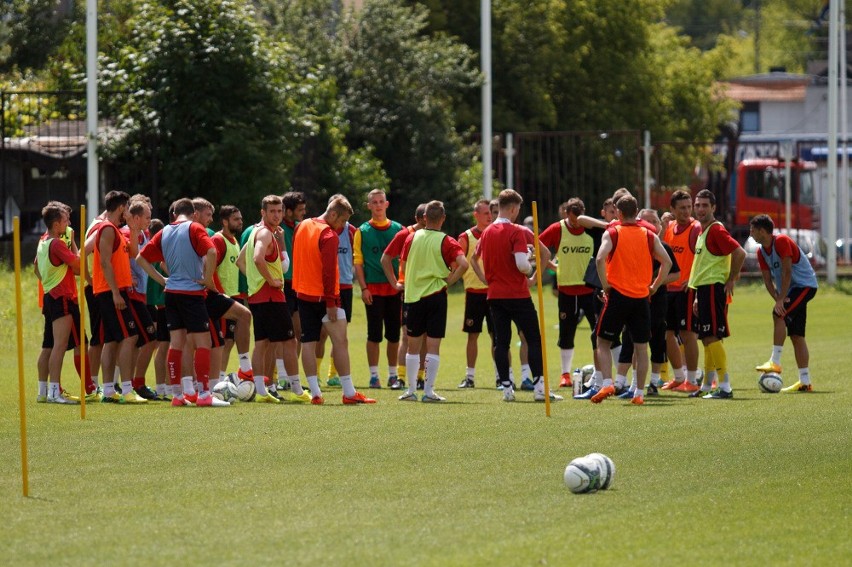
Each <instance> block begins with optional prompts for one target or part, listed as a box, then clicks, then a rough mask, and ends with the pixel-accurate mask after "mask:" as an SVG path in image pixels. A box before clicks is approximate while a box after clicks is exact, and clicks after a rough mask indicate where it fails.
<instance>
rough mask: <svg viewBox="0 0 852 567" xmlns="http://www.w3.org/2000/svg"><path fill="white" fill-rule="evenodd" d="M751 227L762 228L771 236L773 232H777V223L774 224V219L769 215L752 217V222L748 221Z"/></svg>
mask: <svg viewBox="0 0 852 567" xmlns="http://www.w3.org/2000/svg"><path fill="white" fill-rule="evenodd" d="M748 224H749V226H751V227H752V228H762V229H763V230H765V231H766V232H768V233H769V234H772V231H773V230H775V223H774V222H772V217H770V216H769V215H757V216H755V217H752V218H751V220H750V221H748Z"/></svg>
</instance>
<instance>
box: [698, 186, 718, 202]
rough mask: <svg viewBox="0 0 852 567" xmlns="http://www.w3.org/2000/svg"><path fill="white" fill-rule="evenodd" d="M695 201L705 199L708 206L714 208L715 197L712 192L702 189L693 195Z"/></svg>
mask: <svg viewBox="0 0 852 567" xmlns="http://www.w3.org/2000/svg"><path fill="white" fill-rule="evenodd" d="M695 198H696V199H707V200H709V201H710V204H711V205H713V206H716V195H714V194H713V191H711V190H710V189H702V190H701V191H699V192H698V194H697V195H695Z"/></svg>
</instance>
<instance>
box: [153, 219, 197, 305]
mask: <svg viewBox="0 0 852 567" xmlns="http://www.w3.org/2000/svg"><path fill="white" fill-rule="evenodd" d="M182 222H190V223H191V224H190V225H189V242H190V244H191V245H192V250H193V251H194V252H195V253H196V254H197V255H198V257H199V258H203V257H204V256H206V255H207V251H208V250H210V249H211V248H213V242H212V241H211V240H210V236H208V234H207V229H206V228H204V227H203V226H201V224H199V223H197V222H192V221H188V220H183V221H178V222H173V223H171V224H172V225H175V224H180V223H182ZM139 254H140V255H141V256H142V257H143V258H145V259H146V260H148V261H149V262H150V263H152V264H153V263H155V262H163V263H165V264H166V267H167V268H169V266H168V263H167V262H166V259H165V257H164V256H163V231H162V230H161V231H160V232H158V233H157V234H155V235H154V237H153V238H152V239H151V240H149V241H148V244H146V245H145V248H143V249H142V251H141V252H139ZM169 293H180V294H184V295H207V290H206V289H200V290H197V291H182V290H176V289H171V290H169Z"/></svg>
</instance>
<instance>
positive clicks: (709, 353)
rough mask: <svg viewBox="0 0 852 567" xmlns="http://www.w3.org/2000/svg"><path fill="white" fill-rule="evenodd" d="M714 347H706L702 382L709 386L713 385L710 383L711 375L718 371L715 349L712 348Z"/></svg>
mask: <svg viewBox="0 0 852 567" xmlns="http://www.w3.org/2000/svg"><path fill="white" fill-rule="evenodd" d="M712 346H713V345H710V346H706V347H704V379H703V380H702V381H701V383H702V384H707V385H708V386H709V385H710V384H711V382H710V373H711V372H715V371H716V366H715V364H714V363H713V349H712V348H711V347H712Z"/></svg>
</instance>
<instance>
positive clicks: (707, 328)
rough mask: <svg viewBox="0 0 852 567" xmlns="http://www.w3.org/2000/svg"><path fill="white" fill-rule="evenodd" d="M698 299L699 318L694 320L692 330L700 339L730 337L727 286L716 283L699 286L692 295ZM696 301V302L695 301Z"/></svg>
mask: <svg viewBox="0 0 852 567" xmlns="http://www.w3.org/2000/svg"><path fill="white" fill-rule="evenodd" d="M690 297H695V298H697V299H698V317H695V318H694V319H693V321H694V323H693V325H692V330H693V331H694V332H696V333H698V338H699V339H703V338H706V337H716V338H717V339H724V338H725V337H728V336H730V334H731V333H730V330H729V329H728V296H727V294H726V293H725V284H720V283H714V284H708V285H702V286H699V287H698V289H696V290H694V292H693V293H691V294H690ZM693 301H694V300H693Z"/></svg>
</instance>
